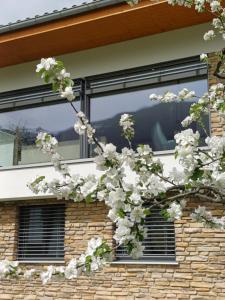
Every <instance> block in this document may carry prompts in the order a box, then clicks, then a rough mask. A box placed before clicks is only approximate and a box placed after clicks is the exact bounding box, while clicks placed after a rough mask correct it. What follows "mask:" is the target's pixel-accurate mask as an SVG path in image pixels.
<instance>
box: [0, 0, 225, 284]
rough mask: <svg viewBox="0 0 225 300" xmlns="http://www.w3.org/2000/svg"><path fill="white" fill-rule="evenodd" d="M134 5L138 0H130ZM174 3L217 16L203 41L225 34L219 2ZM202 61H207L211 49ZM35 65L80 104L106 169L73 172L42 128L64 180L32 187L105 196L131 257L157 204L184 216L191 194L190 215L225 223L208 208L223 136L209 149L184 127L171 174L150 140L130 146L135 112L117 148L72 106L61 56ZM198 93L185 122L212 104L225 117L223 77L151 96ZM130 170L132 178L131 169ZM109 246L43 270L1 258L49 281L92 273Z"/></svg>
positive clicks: (221, 68) (12, 271) (4, 269)
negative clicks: (204, 87)
mask: <svg viewBox="0 0 225 300" xmlns="http://www.w3.org/2000/svg"><path fill="white" fill-rule="evenodd" d="M126 2H128V3H129V4H131V5H134V4H137V3H138V1H137V0H127V1H126ZM169 3H170V4H172V5H175V4H178V5H184V6H187V7H192V6H194V7H195V9H196V10H197V11H198V12H203V11H205V10H207V11H210V12H211V13H212V14H213V16H215V18H214V19H213V22H212V26H213V27H214V30H210V31H208V32H207V33H205V35H204V39H205V40H211V39H213V38H214V37H215V36H216V35H221V36H222V38H223V39H225V8H223V7H222V6H221V3H220V2H219V1H211V0H207V1H204V0H195V1H192V0H169ZM218 57H219V62H218V64H217V67H216V70H215V75H216V76H217V77H218V78H225V62H224V58H225V53H224V50H222V51H221V52H220V53H218ZM201 60H202V61H204V62H207V60H208V58H207V55H206V54H202V55H201ZM36 72H37V73H38V74H39V75H40V76H41V78H42V79H43V80H44V81H45V82H46V83H52V88H53V90H54V91H58V92H59V93H60V95H61V97H62V98H66V99H67V100H68V101H69V103H70V105H71V107H72V109H73V110H74V111H75V113H76V115H77V117H78V121H77V122H76V123H75V125H74V130H75V131H76V132H77V133H78V134H79V135H83V134H86V135H87V138H88V142H89V143H90V144H94V145H95V152H96V156H95V158H94V162H95V164H96V168H97V169H98V170H100V171H101V176H99V177H96V176H95V175H88V176H87V177H82V176H80V175H74V174H71V172H70V170H69V168H68V166H67V165H65V164H64V163H63V162H62V159H63V158H62V157H61V156H60V155H59V154H58V153H57V144H58V142H57V140H56V139H55V138H54V137H52V136H51V135H49V134H48V133H45V132H40V133H39V134H38V136H37V140H36V145H37V147H38V148H39V149H40V150H41V151H42V152H43V153H46V154H48V155H50V157H51V161H52V163H53V165H54V167H55V170H56V171H57V172H58V173H59V174H60V177H59V179H53V180H51V181H47V180H46V179H45V177H44V176H39V177H37V178H36V179H35V180H34V181H32V182H31V183H29V184H28V186H29V188H30V189H31V190H32V191H33V192H34V193H35V194H38V193H51V194H53V195H55V196H56V197H57V198H58V199H66V200H71V201H74V202H80V201H86V202H87V203H90V202H94V201H104V202H105V204H106V205H107V206H108V208H109V213H108V217H109V218H110V219H111V221H112V222H113V223H114V224H115V225H116V230H115V234H114V236H113V238H114V240H115V244H116V246H115V247H118V246H121V245H123V246H124V247H126V249H127V251H128V253H129V254H130V255H131V256H132V257H133V258H138V257H140V256H141V255H142V254H143V250H144V246H143V245H142V241H143V240H144V238H145V236H146V230H145V228H144V219H145V217H146V216H147V215H149V214H150V213H151V210H152V208H154V207H158V208H160V210H161V214H162V215H163V216H164V217H165V218H166V219H168V220H171V221H173V220H178V219H180V218H181V216H182V211H183V209H184V208H185V206H186V204H187V202H188V201H189V200H190V198H193V197H194V198H195V199H198V201H199V207H198V208H196V209H195V210H194V211H193V212H192V213H191V218H192V219H193V220H196V221H199V222H202V223H204V224H205V225H206V226H209V227H214V228H219V229H224V227H225V217H222V218H217V217H214V216H212V213H211V212H210V211H208V210H207V209H206V207H205V206H204V203H206V202H207V201H208V202H218V201H220V202H223V203H224V202H225V136H222V137H218V136H213V137H207V138H206V140H205V143H206V145H207V149H202V148H199V139H200V134H199V132H193V131H192V129H184V130H183V131H181V132H180V133H177V134H176V135H175V137H174V138H175V140H176V147H175V159H176V161H177V162H178V167H174V168H173V169H172V170H171V171H170V172H169V173H168V172H166V171H165V168H164V165H163V164H162V163H161V162H160V160H158V159H157V158H156V157H155V156H154V153H153V152H152V150H151V148H150V147H149V145H139V146H138V147H137V149H133V148H132V139H133V137H134V134H135V131H134V120H133V118H132V116H131V115H129V114H124V115H122V116H121V119H120V126H121V128H122V134H123V136H124V138H125V139H126V141H127V147H125V148H123V149H122V151H121V152H117V149H116V146H115V145H113V144H111V143H109V144H103V143H101V142H100V141H98V139H97V138H96V137H95V129H94V128H93V127H92V125H91V124H90V122H89V120H88V119H87V118H86V116H85V115H84V113H83V112H78V111H77V110H76V108H75V106H74V105H73V100H74V99H75V96H74V92H73V89H72V87H73V81H72V80H71V78H70V74H69V73H67V72H66V70H65V67H64V65H63V63H62V62H61V61H56V60H55V59H54V58H47V59H42V60H41V62H40V64H38V65H37V69H36ZM187 99H196V101H195V103H194V104H192V105H191V108H190V115H189V116H188V117H186V118H185V119H184V120H183V122H182V126H183V127H184V128H185V127H188V126H189V125H190V124H191V123H192V122H198V123H199V124H200V125H201V126H203V122H202V117H203V115H204V114H207V113H208V112H209V110H214V111H216V112H217V113H218V114H219V115H220V116H221V117H223V118H225V86H224V85H223V84H222V83H219V84H216V85H213V86H211V87H210V88H209V91H208V92H207V93H205V94H204V95H202V96H201V97H198V96H196V95H195V92H194V91H189V90H187V89H186V88H184V89H183V90H181V91H180V92H179V93H178V94H177V95H175V94H173V93H171V92H167V93H165V94H164V95H155V94H152V95H150V101H161V102H173V101H185V100H187ZM127 171H129V174H131V173H132V180H131V178H130V177H128V176H127ZM113 250H114V249H112V248H111V247H110V246H109V245H108V244H107V242H106V241H104V240H102V239H101V238H100V237H98V238H93V239H91V240H90V241H89V242H88V247H87V250H86V252H85V253H84V254H82V255H81V256H80V257H79V258H74V259H72V260H71V261H70V262H69V263H68V264H67V266H65V267H64V266H61V267H54V266H49V267H48V270H47V271H46V272H41V274H39V272H38V271H37V270H35V269H30V270H27V271H24V270H21V269H20V268H19V267H18V262H10V261H1V262H0V278H8V277H11V276H20V275H21V276H24V277H25V278H31V277H32V276H35V275H38V276H39V275H40V276H41V280H42V282H43V283H44V284H45V283H47V282H48V281H49V280H50V279H51V277H52V276H53V275H56V276H57V275H58V276H64V277H65V278H67V279H72V278H76V277H77V276H78V275H79V274H81V273H82V272H86V273H88V272H93V271H96V270H98V269H99V268H101V266H102V265H103V264H104V263H106V262H107V261H109V260H110V259H111V256H112V252H113Z"/></svg>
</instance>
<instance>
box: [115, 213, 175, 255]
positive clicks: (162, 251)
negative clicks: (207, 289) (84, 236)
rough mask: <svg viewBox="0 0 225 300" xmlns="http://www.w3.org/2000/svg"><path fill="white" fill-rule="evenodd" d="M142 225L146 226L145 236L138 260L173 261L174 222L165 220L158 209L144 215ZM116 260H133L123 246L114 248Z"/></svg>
mask: <svg viewBox="0 0 225 300" xmlns="http://www.w3.org/2000/svg"><path fill="white" fill-rule="evenodd" d="M144 226H145V227H146V228H147V237H146V238H145V240H144V241H143V245H144V246H145V250H144V255H143V256H142V257H140V258H139V259H138V260H139V261H175V259H176V252H175V229H174V223H173V222H169V221H166V220H165V219H164V218H163V217H162V216H161V214H160V210H159V209H154V210H151V215H150V216H148V217H146V219H145V224H144ZM116 260H120V261H132V260H133V261H134V259H132V258H131V257H130V256H129V255H128V254H127V251H126V249H125V248H124V247H119V248H118V249H117V250H116Z"/></svg>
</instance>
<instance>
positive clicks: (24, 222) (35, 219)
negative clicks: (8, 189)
mask: <svg viewBox="0 0 225 300" xmlns="http://www.w3.org/2000/svg"><path fill="white" fill-rule="evenodd" d="M18 209H19V212H18V241H17V254H16V255H17V260H18V261H19V262H63V261H64V256H65V246H64V239H65V204H64V203H60V204H58V203H57V204H44V205H40V204H37V205H35V204H32V205H23V206H19V207H18Z"/></svg>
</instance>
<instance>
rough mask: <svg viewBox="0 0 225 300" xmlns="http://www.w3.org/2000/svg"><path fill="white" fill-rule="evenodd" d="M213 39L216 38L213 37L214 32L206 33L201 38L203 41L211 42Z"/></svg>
mask: <svg viewBox="0 0 225 300" xmlns="http://www.w3.org/2000/svg"><path fill="white" fill-rule="evenodd" d="M215 37H216V35H215V32H214V30H209V31H207V32H206V33H205V34H204V36H203V38H204V40H205V41H210V40H213V39H214V38H215Z"/></svg>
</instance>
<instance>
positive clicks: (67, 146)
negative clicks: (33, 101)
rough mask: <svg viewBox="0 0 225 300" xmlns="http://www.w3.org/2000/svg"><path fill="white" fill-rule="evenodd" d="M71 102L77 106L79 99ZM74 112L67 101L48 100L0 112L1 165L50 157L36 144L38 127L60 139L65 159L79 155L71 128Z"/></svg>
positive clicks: (60, 146)
mask: <svg viewBox="0 0 225 300" xmlns="http://www.w3.org/2000/svg"><path fill="white" fill-rule="evenodd" d="M74 105H75V106H76V108H77V109H78V110H79V109H80V102H79V101H78V102H75V103H74ZM75 118H76V117H75V114H74V112H73V110H72V108H71V106H70V104H69V103H60V104H51V105H44V106H39V107H32V108H25V109H20V110H15V111H9V112H2V113H0V166H1V167H8V166H13V165H25V164H32V163H40V162H47V161H49V157H48V155H45V154H42V153H41V151H39V150H38V149H37V147H36V146H35V139H36V136H37V134H38V132H40V131H44V132H48V133H50V134H52V135H53V136H55V137H56V138H57V139H58V141H59V147H58V152H59V153H60V154H61V155H62V156H63V158H64V159H76V158H79V157H80V142H79V136H78V135H77V134H76V133H75V132H74V129H73V124H74V122H75Z"/></svg>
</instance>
